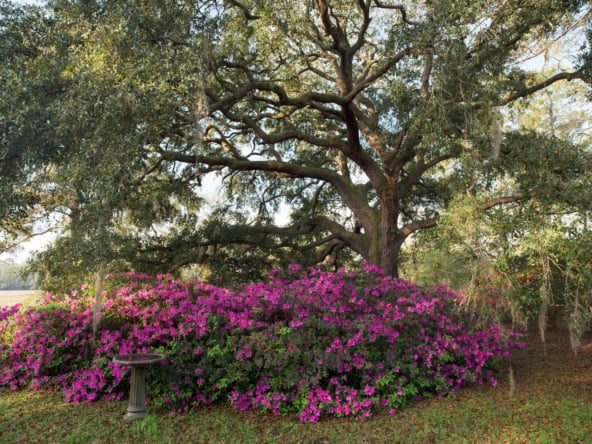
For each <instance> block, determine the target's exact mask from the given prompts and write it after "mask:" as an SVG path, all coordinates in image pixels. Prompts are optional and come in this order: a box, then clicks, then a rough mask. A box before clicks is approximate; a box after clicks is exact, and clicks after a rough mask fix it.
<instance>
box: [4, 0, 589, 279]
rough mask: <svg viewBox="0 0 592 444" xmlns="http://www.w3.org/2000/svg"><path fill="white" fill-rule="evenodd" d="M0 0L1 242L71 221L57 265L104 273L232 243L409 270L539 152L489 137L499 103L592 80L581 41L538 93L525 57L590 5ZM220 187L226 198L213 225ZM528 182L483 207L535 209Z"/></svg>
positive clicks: (499, 134) (208, 253)
mask: <svg viewBox="0 0 592 444" xmlns="http://www.w3.org/2000/svg"><path fill="white" fill-rule="evenodd" d="M1 4H2V10H1V11H2V24H1V25H0V29H1V32H2V35H1V39H2V43H1V45H2V46H1V49H0V50H1V51H2V53H3V60H6V63H3V65H2V81H3V83H4V84H7V85H10V88H9V89H8V90H3V92H2V95H3V97H2V98H3V99H5V100H4V101H3V104H2V105H1V106H2V110H1V113H0V114H1V115H0V119H1V120H0V123H1V125H2V130H1V134H2V145H1V146H0V149H1V150H2V157H1V158H0V162H1V167H2V168H3V171H4V172H6V174H3V176H2V184H1V185H2V188H3V194H2V205H1V206H0V207H1V211H2V213H1V215H2V218H1V219H2V221H3V222H2V223H3V228H4V229H6V230H7V233H9V232H10V233H13V234H14V235H15V236H19V235H21V232H22V229H23V227H26V226H27V224H28V223H29V224H30V218H31V217H35V216H38V217H40V216H47V215H52V214H56V213H62V214H65V217H64V218H62V219H60V221H65V222H66V224H65V225H66V231H65V234H66V236H65V237H64V238H63V240H62V241H61V242H62V243H61V244H58V245H59V246H60V248H59V249H57V250H55V251H54V253H53V256H52V250H49V252H48V254H49V256H51V257H53V260H56V259H60V258H61V259H63V258H66V259H68V254H71V255H73V256H72V258H71V259H72V260H73V261H74V262H75V263H77V264H81V263H82V262H84V261H88V260H89V258H90V259H92V260H91V261H90V263H89V264H88V266H89V267H91V268H92V267H94V268H95V269H96V268H97V267H98V266H99V264H101V263H104V262H105V261H111V260H115V259H117V260H125V261H128V262H129V263H132V264H135V265H134V266H135V267H136V268H142V269H149V268H151V267H152V268H158V267H160V268H163V269H167V268H171V269H174V268H176V267H180V266H183V265H187V264H191V263H197V262H201V261H204V260H207V259H208V257H212V255H215V253H216V251H219V250H220V249H221V248H222V246H223V245H239V246H242V247H240V249H239V250H238V251H239V252H240V253H241V254H243V255H248V254H249V252H250V251H258V252H261V251H266V252H275V253H274V254H276V255H278V256H283V257H287V258H290V259H291V260H302V261H310V262H313V261H320V260H322V259H323V258H325V257H327V256H330V255H332V254H333V255H334V254H335V253H336V252H337V251H341V250H347V251H352V252H354V253H355V254H358V255H360V256H361V257H363V258H365V259H366V260H368V261H369V262H371V263H375V264H376V265H378V266H380V267H381V268H383V269H385V271H386V273H388V274H391V275H397V274H398V265H399V255H400V251H401V247H402V245H403V243H404V242H405V241H406V239H408V238H409V236H411V235H412V234H413V233H415V232H417V231H419V230H423V229H428V228H431V227H434V226H436V224H437V223H438V220H439V214H440V212H441V211H442V209H443V208H445V207H446V205H447V204H448V203H449V202H450V201H451V199H452V198H453V197H454V196H456V195H459V193H463V192H466V191H467V190H470V189H471V187H472V186H473V183H474V180H475V177H476V176H478V180H481V182H482V183H483V182H484V181H486V179H483V178H484V177H485V178H486V177H494V176H495V175H490V176H486V173H487V171H491V170H492V168H494V169H497V170H496V174H498V173H499V174H502V175H503V174H504V171H506V170H507V171H510V172H511V171H516V170H518V169H520V168H524V166H525V165H526V164H525V162H527V159H532V158H537V154H536V153H537V150H538V147H539V146H541V145H540V143H542V142H541V140H543V139H544V137H543V136H538V135H536V134H534V133H532V134H527V133H520V132H519V131H518V130H516V131H507V132H504V131H503V130H501V129H499V128H497V127H498V118H499V113H500V110H501V109H503V108H504V107H505V106H507V105H509V104H512V103H513V102H515V101H518V100H521V99H523V98H525V97H528V96H530V95H532V94H534V93H536V92H538V91H540V90H542V89H544V88H547V87H549V86H550V85H552V84H554V83H556V82H560V81H574V80H576V81H583V82H587V81H589V80H590V71H589V66H590V65H589V63H590V62H589V60H588V52H587V49H586V47H584V49H583V50H582V53H581V54H580V57H579V60H578V62H577V63H578V64H577V66H576V67H575V68H574V69H573V70H570V71H564V72H556V73H553V74H551V75H550V76H549V77H546V78H540V76H537V75H535V74H532V73H530V72H527V71H525V70H523V69H522V68H521V63H520V62H521V57H523V55H524V54H525V52H526V50H527V48H528V46H529V45H533V44H535V43H536V42H537V41H540V39H542V38H544V37H545V36H549V35H554V34H560V33H561V32H562V30H563V29H565V27H568V26H569V25H570V24H571V23H572V21H573V20H576V18H578V19H579V18H581V17H582V16H583V14H585V13H586V11H587V7H588V5H587V2H583V1H568V0H566V1H557V0H536V1H535V0H531V1H529V0H525V1H520V2H509V1H479V0H477V1H474V0H473V1H465V0H460V1H458V0H455V1H451V0H439V1H438V0H433V1H424V2H415V1H409V2H407V1H400V2H394V1H391V0H382V1H381V0H357V1H353V0H350V1H337V0H335V1H330V0H301V1H289V0H276V1H273V2H271V1H267V0H257V1H254V0H253V1H249V0H244V1H240V2H239V1H232V0H228V1H216V0H201V1H181V0H180V1H176V2H173V1H164V0H162V1H158V0H143V1H135V2H125V1H100V2H93V1H79V2H77V1H61V0H57V1H54V2H50V3H49V4H48V6H47V9H46V10H44V11H42V10H39V9H36V8H28V9H27V8H25V9H19V8H14V7H11V6H10V5H9V4H8V3H6V2H3V3H1ZM5 54H6V55H5ZM544 143H545V144H546V145H545V146H547V147H551V145H550V144H551V143H552V142H548V141H547V139H545V140H544ZM545 152H546V153H547V154H549V156H551V157H548V158H545V159H544V160H545V162H547V163H546V164H547V165H549V164H552V163H553V162H555V161H556V160H561V159H560V158H559V157H556V156H555V154H557V153H556V152H555V151H554V150H553V149H552V148H549V149H546V150H545ZM570 159H571V157H570ZM564 160H565V159H564ZM537 162H538V160H537ZM534 165H535V164H533V166H534ZM526 171H528V168H526ZM482 172H483V175H482ZM530 173H533V171H530ZM211 174H218V175H220V176H221V177H222V178H223V181H224V183H225V192H226V193H227V200H226V204H225V206H224V207H223V208H221V209H217V210H216V211H215V212H213V213H212V215H211V216H209V218H208V220H207V221H205V222H204V221H200V218H203V216H202V213H200V208H202V206H203V201H202V200H201V199H200V187H201V185H202V183H203V179H204V178H205V177H206V176H207V175H211ZM516 178H517V179H516V180H523V181H524V184H523V185H524V186H523V187H522V188H523V189H525V188H527V187H531V188H529V190H530V191H532V192H528V193H526V192H517V193H513V194H511V195H505V194H501V193H500V194H497V195H493V196H491V199H490V200H489V201H487V202H485V203H484V206H485V208H494V207H496V206H497V205H501V204H507V203H510V202H517V201H525V200H527V199H530V198H532V197H533V192H534V190H535V189H536V188H537V186H538V183H537V182H536V180H535V179H536V175H535V174H525V175H522V176H520V175H516ZM492 180H494V179H492ZM533 181H534V182H533ZM516 189H520V187H517V188H516ZM282 203H284V204H285V203H287V204H289V206H290V209H291V222H290V223H289V224H287V225H283V226H277V224H274V213H275V212H276V211H277V209H278V208H279V206H280V205H281V204H282ZM29 226H30V225H29ZM81 245H83V246H85V249H84V248H82V247H81ZM98 245H100V246H101V247H100V248H98V249H97V246H98ZM56 251H61V252H62V254H61V255H57V256H58V257H56V254H55V252H56ZM64 252H67V254H65V255H64V254H63V253H64ZM74 256H75V257H74ZM45 259H46V261H49V259H50V258H49V257H46V258H45Z"/></svg>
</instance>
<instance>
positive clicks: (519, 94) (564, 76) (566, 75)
mask: <svg viewBox="0 0 592 444" xmlns="http://www.w3.org/2000/svg"><path fill="white" fill-rule="evenodd" d="M574 79H581V80H583V72H582V70H581V69H579V70H577V71H574V72H560V73H558V74H555V75H554V76H552V77H549V78H548V79H546V80H544V81H542V82H540V83H538V84H536V85H534V86H531V87H530V88H526V89H523V90H521V91H516V92H514V93H512V94H509V95H508V96H507V97H505V98H504V99H502V101H501V102H499V103H497V104H496V106H505V105H507V104H509V103H511V102H514V101H515V100H518V99H521V98H523V97H528V96H530V95H532V94H534V93H535V92H537V91H540V90H542V89H545V88H547V87H548V86H550V85H552V84H553V83H555V82H558V81H560V80H567V81H568V82H570V81H572V80H574Z"/></svg>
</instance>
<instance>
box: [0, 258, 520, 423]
mask: <svg viewBox="0 0 592 444" xmlns="http://www.w3.org/2000/svg"><path fill="white" fill-rule="evenodd" d="M105 288H106V289H107V291H106V293H107V294H106V295H105V304H104V306H103V309H102V315H103V322H102V326H101V329H100V330H99V331H98V332H97V334H96V336H93V335H92V332H91V319H92V313H91V309H90V306H91V296H90V293H91V292H87V290H86V289H85V288H83V289H82V290H81V291H79V292H73V293H71V294H69V295H68V296H62V297H58V296H55V295H51V294H47V295H45V296H44V297H43V299H42V301H41V303H40V305H39V306H37V307H34V308H29V309H27V310H19V307H18V306H14V307H10V308H4V309H2V311H0V385H4V386H8V387H10V388H12V389H18V388H19V387H24V386H31V387H33V388H39V387H43V388H52V389H60V390H63V391H64V393H65V396H66V399H67V400H68V401H72V402H80V401H88V402H90V401H93V400H95V399H97V398H99V397H102V398H107V399H109V398H118V399H120V398H122V397H123V396H125V394H126V393H127V390H128V389H129V382H128V381H129V377H128V374H129V368H128V367H126V366H122V365H119V364H115V363H113V357H114V356H116V355H118V354H125V353H133V352H159V353H163V354H165V355H166V359H165V360H164V361H162V362H161V363H159V364H155V365H153V366H151V367H150V370H149V375H148V378H147V384H148V392H149V394H150V396H151V399H150V401H151V402H152V403H153V404H154V405H157V406H164V407H166V408H167V409H169V410H175V411H179V410H185V409H190V408H194V407H198V406H201V405H210V404H213V403H216V402H229V403H230V404H232V405H233V406H234V407H235V408H237V409H241V410H245V409H249V408H258V409H262V410H266V411H270V412H273V413H274V414H282V413H285V412H290V411H296V412H298V413H299V415H300V418H301V419H302V420H303V421H311V422H315V421H318V420H319V418H320V417H321V416H322V415H334V416H340V417H365V416H369V415H370V413H371V411H372V410H373V409H375V408H380V407H384V408H387V409H388V410H389V411H390V412H393V413H394V412H395V411H396V410H397V409H399V408H400V407H402V406H403V405H405V404H406V403H408V402H409V401H411V400H414V399H421V398H422V397H426V396H431V395H434V394H436V395H447V394H450V393H453V392H455V391H457V390H458V389H460V388H461V387H462V386H464V385H465V384H467V383H479V384H482V383H490V384H492V385H494V386H495V385H497V381H496V379H495V373H494V372H495V370H496V366H497V365H498V363H499V359H500V358H502V357H507V356H509V354H510V351H511V349H512V348H515V347H520V346H521V344H520V343H518V342H517V341H518V336H517V335H516V334H514V333H511V332H508V331H505V330H504V329H502V328H500V327H499V326H495V325H490V326H488V327H487V328H481V329H480V330H477V331H474V330H471V326H472V325H473V324H474V323H473V320H472V319H471V318H470V316H469V315H467V314H466V313H465V314H461V312H460V311H459V310H458V309H457V308H458V304H459V302H460V301H459V297H458V296H457V295H456V294H454V293H453V292H451V291H450V290H448V289H447V288H446V287H436V288H433V289H429V290H428V289H424V288H421V287H418V286H416V285H413V284H412V283H410V282H407V281H404V280H400V279H395V278H391V277H386V276H384V275H383V274H382V272H381V271H380V270H378V269H376V268H375V267H373V266H369V265H367V264H364V267H363V272H362V273H360V274H358V275H356V274H353V273H348V272H346V271H345V270H340V271H338V272H333V273H332V272H326V271H322V270H320V269H316V268H310V269H307V270H303V269H301V268H300V267H299V266H296V265H294V266H291V267H290V269H289V270H287V271H286V272H280V271H278V270H276V271H274V272H272V273H271V274H270V276H269V278H268V280H267V281H266V282H263V283H259V284H254V285H246V286H244V287H242V288H241V289H239V290H231V289H227V288H221V287H217V286H214V285H210V284H205V283H203V282H199V281H189V282H180V281H176V280H173V279H171V278H170V277H168V276H159V277H155V278H152V277H149V276H142V275H134V274H127V275H118V276H111V277H110V281H109V283H108V285H107V286H106V287H105ZM87 293H88V294H87Z"/></svg>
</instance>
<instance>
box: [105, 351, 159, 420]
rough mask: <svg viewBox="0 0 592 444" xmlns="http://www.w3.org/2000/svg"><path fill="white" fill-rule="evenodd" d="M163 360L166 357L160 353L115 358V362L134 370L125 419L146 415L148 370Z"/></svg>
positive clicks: (133, 354) (134, 354)
mask: <svg viewBox="0 0 592 444" xmlns="http://www.w3.org/2000/svg"><path fill="white" fill-rule="evenodd" d="M163 359H164V355H161V354H158V353H129V354H126V355H118V356H116V357H114V358H113V362H115V363H117V364H123V365H129V366H130V367H131V368H132V380H131V382H130V398H129V405H128V407H127V413H126V414H125V415H124V417H123V418H124V419H127V420H130V419H139V418H143V417H144V415H146V369H147V368H148V366H149V365H150V364H155V363H157V362H160V361H162V360H163Z"/></svg>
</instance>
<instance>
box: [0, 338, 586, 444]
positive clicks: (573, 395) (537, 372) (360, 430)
mask: <svg viewBox="0 0 592 444" xmlns="http://www.w3.org/2000/svg"><path fill="white" fill-rule="evenodd" d="M527 343H528V346H527V348H526V349H525V350H521V351H518V352H516V353H515V354H514V356H513V358H512V366H513V373H514V376H515V378H514V379H515V388H514V390H511V385H510V378H509V371H508V369H507V366H506V370H505V371H504V372H503V373H502V374H501V375H499V379H500V383H501V386H500V387H499V388H492V387H486V386H476V387H467V388H465V389H464V390H462V391H461V392H460V393H459V394H457V395H456V396H455V397H452V398H431V399H427V400H423V401H420V402H417V403H414V404H412V405H411V406H408V407H406V408H404V409H403V410H401V411H400V412H398V413H397V414H395V415H389V414H388V413H387V412H382V413H381V412H378V413H375V414H374V416H373V417H372V418H371V419H369V420H366V421H359V420H356V421H349V420H336V419H324V420H321V422H320V423H319V424H304V423H300V422H299V421H298V418H297V417H296V416H285V417H274V416H272V415H266V414H263V413H260V412H256V411H250V412H236V411H234V410H233V409H231V408H227V407H215V408H208V409H206V408H204V409H201V410H198V411H193V412H189V413H184V414H174V415H169V414H167V413H166V412H160V411H153V410H150V409H149V414H148V415H147V416H146V417H145V418H144V419H142V420H137V421H133V422H126V421H124V420H123V419H122V418H123V414H124V413H125V410H126V407H127V400H125V401H120V402H116V401H108V402H107V401H99V402H96V403H93V404H67V403H65V402H64V396H63V394H61V393H48V392H34V391H30V390H21V391H17V392H11V391H8V390H6V389H1V390H0V442H1V443H27V442H39V443H106V442H113V443H136V442H142V443H187V442H189V443H193V442H194V443H267V442H269V443H282V444H285V443H292V442H294V443H310V444H313V443H315V444H317V443H318V444H321V443H339V444H345V443H397V442H409V443H431V442H433V443H441V442H455V443H456V442H478V443H488V442H490V443H500V442H508V443H533V442H537V443H538V442H540V443H553V442H558V443H578V442H582V443H585V442H592V340H590V338H586V340H583V341H582V344H583V346H582V349H581V350H580V352H579V354H578V356H575V357H574V355H573V353H571V351H570V349H569V338H568V337H567V335H566V333H565V332H564V331H559V330H555V331H550V332H548V333H547V345H546V353H545V349H544V347H543V346H542V344H541V342H540V340H539V339H538V337H537V335H536V333H532V334H531V335H530V336H529V337H528V338H527Z"/></svg>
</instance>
